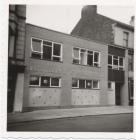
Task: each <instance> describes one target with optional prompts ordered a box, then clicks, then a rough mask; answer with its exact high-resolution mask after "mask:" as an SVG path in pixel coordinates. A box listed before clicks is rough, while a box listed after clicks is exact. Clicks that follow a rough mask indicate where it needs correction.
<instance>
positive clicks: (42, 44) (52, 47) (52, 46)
mask: <svg viewBox="0 0 136 140" xmlns="http://www.w3.org/2000/svg"><path fill="white" fill-rule="evenodd" d="M33 39H36V40H40V41H42V42H41V52H39V51H34V50H33V47H32V40H33ZM44 41H45V42H46V41H47V42H51V43H52V45H45V44H44V43H43V42H44ZM54 44H59V45H60V56H58V55H54V54H53V50H54ZM44 46H49V47H51V51H52V54H51V60H49V61H55V60H53V57H57V58H60V60H59V61H55V62H62V61H63V44H62V43H58V42H55V41H50V40H47V39H40V38H37V37H33V36H32V37H31V53H30V56H31V57H32V52H35V53H41V59H42V60H46V59H43V47H44ZM32 58H33V57H32ZM47 61H48V60H47Z"/></svg>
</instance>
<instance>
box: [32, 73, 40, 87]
mask: <svg viewBox="0 0 136 140" xmlns="http://www.w3.org/2000/svg"><path fill="white" fill-rule="evenodd" d="M31 76H35V77H39V85H30V79H29V86H31V87H40V86H41V76H38V75H30V76H29V78H31Z"/></svg>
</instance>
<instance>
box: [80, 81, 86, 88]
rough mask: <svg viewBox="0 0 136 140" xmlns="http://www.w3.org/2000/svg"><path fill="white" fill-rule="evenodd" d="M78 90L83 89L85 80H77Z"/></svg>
mask: <svg viewBox="0 0 136 140" xmlns="http://www.w3.org/2000/svg"><path fill="white" fill-rule="evenodd" d="M79 88H85V80H79Z"/></svg>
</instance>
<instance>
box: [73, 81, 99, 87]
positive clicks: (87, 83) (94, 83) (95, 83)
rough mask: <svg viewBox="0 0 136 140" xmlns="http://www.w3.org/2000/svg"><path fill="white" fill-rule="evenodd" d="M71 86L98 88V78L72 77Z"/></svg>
mask: <svg viewBox="0 0 136 140" xmlns="http://www.w3.org/2000/svg"><path fill="white" fill-rule="evenodd" d="M72 88H79V89H99V80H85V79H76V78H73V79H72Z"/></svg>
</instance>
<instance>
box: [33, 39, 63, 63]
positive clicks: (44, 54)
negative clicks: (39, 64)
mask: <svg viewBox="0 0 136 140" xmlns="http://www.w3.org/2000/svg"><path fill="white" fill-rule="evenodd" d="M31 56H32V58H37V59H44V60H53V61H62V45H61V44H59V43H55V42H52V41H45V40H39V39H35V38H32V55H31Z"/></svg>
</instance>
